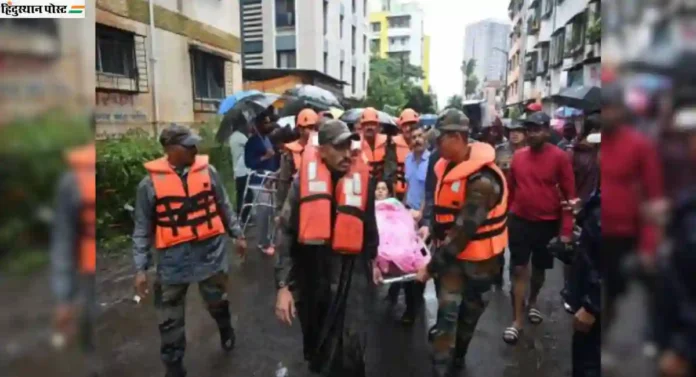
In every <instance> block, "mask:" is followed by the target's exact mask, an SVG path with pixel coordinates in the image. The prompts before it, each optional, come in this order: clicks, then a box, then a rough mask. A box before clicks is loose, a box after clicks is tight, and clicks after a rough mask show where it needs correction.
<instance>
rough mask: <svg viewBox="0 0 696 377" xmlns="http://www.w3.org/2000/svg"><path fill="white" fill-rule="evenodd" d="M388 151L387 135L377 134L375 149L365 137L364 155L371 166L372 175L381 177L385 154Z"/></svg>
mask: <svg viewBox="0 0 696 377" xmlns="http://www.w3.org/2000/svg"><path fill="white" fill-rule="evenodd" d="M386 151H387V135H384V134H377V136H375V149H374V150H372V147H370V144H369V143H368V142H367V141H366V140H365V139H364V138H363V140H362V152H363V157H364V159H365V160H366V161H367V163H368V164H369V167H370V175H371V176H373V177H381V176H382V173H383V171H384V155H385V154H386Z"/></svg>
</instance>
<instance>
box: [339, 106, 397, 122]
mask: <svg viewBox="0 0 696 377" xmlns="http://www.w3.org/2000/svg"><path fill="white" fill-rule="evenodd" d="M364 110H365V109H364V108H354V109H350V110H347V111H346V112H345V113H343V115H341V117H340V118H339V119H340V120H342V121H344V122H346V123H348V124H355V123H358V122H359V121H360V116H361V115H362V113H363V111H364ZM377 114H378V115H379V123H380V124H381V125H383V126H396V122H395V121H394V117H393V116H391V115H389V114H387V113H385V112H384V111H379V110H377Z"/></svg>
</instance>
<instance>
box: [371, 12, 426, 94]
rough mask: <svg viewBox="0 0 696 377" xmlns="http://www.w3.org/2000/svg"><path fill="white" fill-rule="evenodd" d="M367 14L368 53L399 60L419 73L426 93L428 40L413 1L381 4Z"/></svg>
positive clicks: (421, 15)
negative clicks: (368, 20) (368, 22)
mask: <svg viewBox="0 0 696 377" xmlns="http://www.w3.org/2000/svg"><path fill="white" fill-rule="evenodd" d="M379 9H380V10H379V11H376V12H372V13H370V51H371V52H372V53H373V54H375V55H377V56H380V57H382V58H386V57H392V58H397V59H403V61H404V62H406V63H409V64H411V65H413V66H416V67H420V68H421V69H422V70H423V80H420V82H419V84H420V85H421V87H422V89H423V91H424V92H425V93H429V91H430V37H429V36H427V35H425V33H424V28H423V9H422V8H421V7H420V5H419V4H418V3H416V2H396V1H392V2H388V1H387V2H382V6H381V7H380V8H379Z"/></svg>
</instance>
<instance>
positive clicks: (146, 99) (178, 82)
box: [91, 0, 242, 138]
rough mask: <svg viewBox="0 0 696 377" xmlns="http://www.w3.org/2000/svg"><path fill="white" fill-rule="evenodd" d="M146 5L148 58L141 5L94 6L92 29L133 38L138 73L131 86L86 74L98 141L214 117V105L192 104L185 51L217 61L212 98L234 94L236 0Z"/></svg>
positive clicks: (140, 1) (102, 2) (163, 0)
mask: <svg viewBox="0 0 696 377" xmlns="http://www.w3.org/2000/svg"><path fill="white" fill-rule="evenodd" d="M154 1H155V3H154V7H155V9H154V16H155V26H156V27H155V32H154V42H155V48H154V54H153V53H152V51H151V44H150V42H151V41H150V27H149V10H148V3H147V1H144V0H129V1H125V0H97V9H96V23H97V24H101V25H105V26H109V27H112V28H115V29H119V30H123V31H126V32H130V33H133V34H134V37H133V38H134V40H135V56H136V59H135V60H136V66H137V71H138V75H137V80H130V79H126V80H124V79H123V78H118V79H114V77H113V76H114V75H108V74H103V73H100V72H96V71H94V72H95V74H94V77H95V82H96V85H94V86H93V88H94V89H96V90H94V89H93V90H94V91H95V92H96V97H95V102H94V103H95V113H96V117H97V137H98V138H102V137H106V136H109V135H116V134H122V133H124V132H126V131H128V130H130V129H134V128H135V129H142V130H145V131H147V132H149V133H151V134H155V133H156V132H158V130H159V129H160V128H161V126H162V125H166V124H169V123H173V122H175V123H182V124H187V125H190V126H194V127H195V126H197V125H200V124H202V123H204V122H206V121H208V120H209V119H211V118H214V117H216V112H217V103H216V101H215V100H213V101H210V100H205V101H202V100H200V99H195V98H194V80H193V72H192V70H193V68H192V65H191V50H192V49H193V50H197V51H202V52H204V53H207V54H211V55H213V56H215V57H219V58H222V59H223V60H224V69H223V73H222V74H223V75H224V95H223V96H222V97H221V98H220V99H223V98H224V96H226V95H229V94H232V93H234V92H236V91H238V90H241V89H242V72H241V56H240V52H241V43H240V39H239V33H240V30H239V20H240V18H239V2H238V0H197V1H184V0H154ZM92 45H94V44H92ZM153 57H154V58H155V60H154V62H153V60H152V58H153ZM91 67H94V64H93V65H91ZM92 69H93V68H92ZM155 99H156V103H157V105H158V109H157V110H158V111H155ZM156 113H157V114H158V117H157V116H156ZM156 118H157V119H156Z"/></svg>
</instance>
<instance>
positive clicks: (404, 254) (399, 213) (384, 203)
mask: <svg viewBox="0 0 696 377" xmlns="http://www.w3.org/2000/svg"><path fill="white" fill-rule="evenodd" d="M375 212H376V215H377V228H378V229H379V249H378V255H377V266H379V268H380V269H381V270H382V272H383V273H388V272H391V273H395V274H402V273H411V272H415V271H416V270H418V268H420V267H421V266H423V265H425V264H427V263H428V262H429V261H430V254H427V255H425V256H424V255H423V253H422V252H421V248H422V247H423V243H422V241H421V240H420V238H419V237H418V235H417V234H416V224H415V222H414V221H413V217H411V213H410V212H409V211H408V209H406V207H404V205H403V204H401V203H400V202H399V201H397V200H396V199H387V200H378V201H377V202H376V203H375ZM394 268H395V269H396V271H394Z"/></svg>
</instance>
